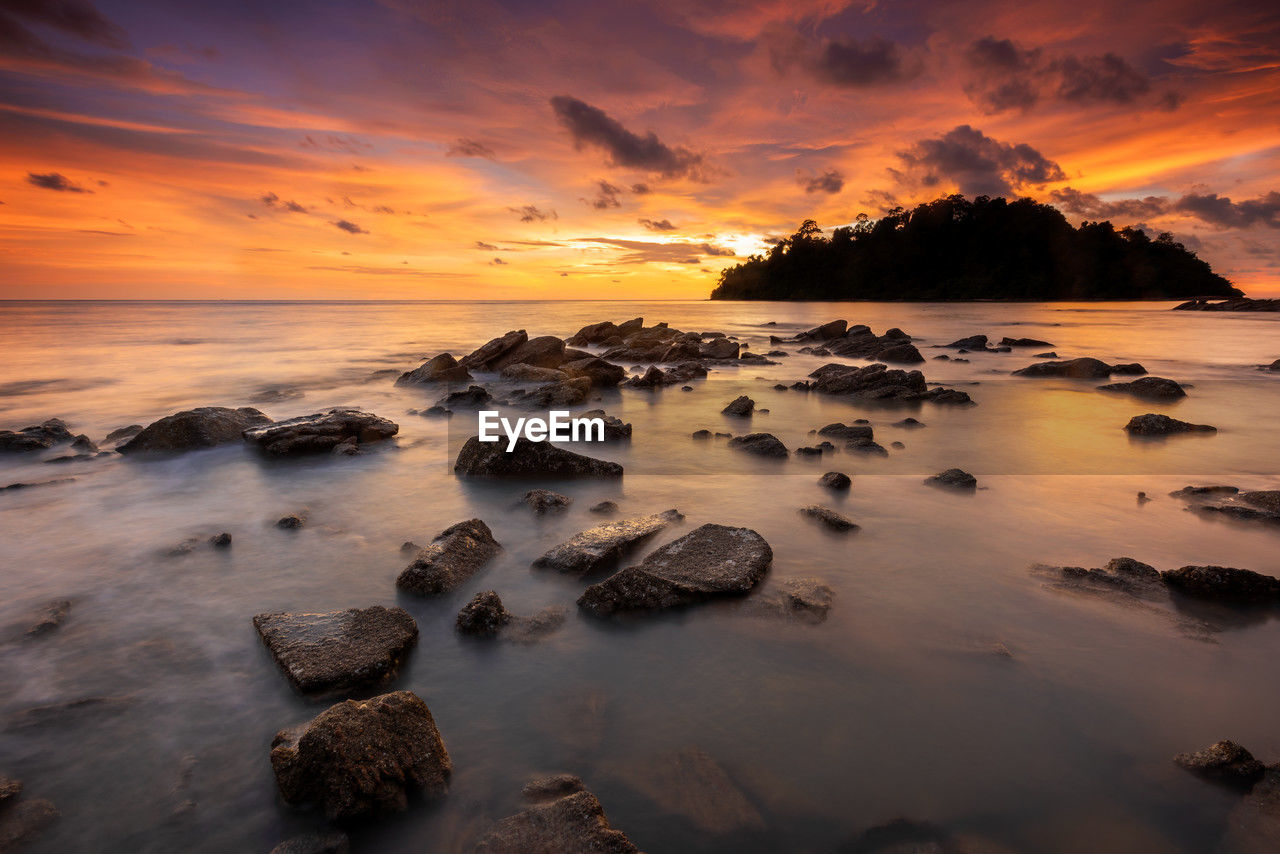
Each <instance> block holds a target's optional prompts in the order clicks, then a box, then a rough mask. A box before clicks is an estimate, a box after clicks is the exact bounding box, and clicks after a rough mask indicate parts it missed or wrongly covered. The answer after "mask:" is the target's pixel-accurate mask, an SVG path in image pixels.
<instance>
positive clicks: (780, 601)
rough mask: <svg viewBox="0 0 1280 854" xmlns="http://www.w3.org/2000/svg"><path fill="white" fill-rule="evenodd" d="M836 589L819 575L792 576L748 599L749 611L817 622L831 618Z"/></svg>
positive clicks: (805, 621)
mask: <svg viewBox="0 0 1280 854" xmlns="http://www.w3.org/2000/svg"><path fill="white" fill-rule="evenodd" d="M835 595H836V593H835V591H834V590H832V589H831V588H830V587H829V586H828V585H826V584H824V583H823V582H822V580H821V579H818V578H788V579H787V580H786V581H783V582H782V583H780V584H777V585H775V586H773V587H772V588H770V589H766V590H762V591H760V593H759V594H757V595H755V596H752V597H751V598H750V599H748V600H747V604H748V606H749V607H748V610H749V611H751V612H754V613H756V614H759V615H762V616H773V617H786V618H788V619H793V620H799V621H800V622H802V623H809V624H812V625H817V624H818V623H821V622H823V621H824V620H826V619H827V612H829V611H830V610H831V604H832V602H833V601H834V600H835Z"/></svg>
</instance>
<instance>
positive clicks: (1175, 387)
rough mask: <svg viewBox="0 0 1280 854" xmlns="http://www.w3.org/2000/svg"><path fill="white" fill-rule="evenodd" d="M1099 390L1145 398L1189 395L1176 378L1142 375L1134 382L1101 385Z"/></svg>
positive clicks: (1173, 397) (1161, 398) (1166, 398)
mask: <svg viewBox="0 0 1280 854" xmlns="http://www.w3.org/2000/svg"><path fill="white" fill-rule="evenodd" d="M1098 391H1110V392H1118V393H1121V394H1129V395H1133V396H1134V397H1140V398H1142V399H1143V400H1178V399H1179V398H1183V397H1186V396H1187V393H1186V391H1184V390H1183V388H1182V386H1181V385H1179V384H1178V383H1177V382H1176V381H1175V380H1170V379H1165V378H1164V377H1142V378H1141V379H1136V380H1134V381H1133V382H1127V383H1111V384H1110V385H1100V386H1098Z"/></svg>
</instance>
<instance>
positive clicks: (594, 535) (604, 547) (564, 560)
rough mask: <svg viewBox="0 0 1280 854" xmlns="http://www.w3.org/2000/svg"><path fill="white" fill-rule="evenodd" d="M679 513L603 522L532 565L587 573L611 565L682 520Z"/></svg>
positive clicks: (549, 552)
mask: <svg viewBox="0 0 1280 854" xmlns="http://www.w3.org/2000/svg"><path fill="white" fill-rule="evenodd" d="M683 518H684V516H683V515H681V513H680V511H679V510H674V509H672V510H667V511H664V512H662V513H654V514H652V515H649V516H642V517H640V518H639V519H620V520H618V521H617V522H606V523H605V524H603V525H597V526H595V527H594V528H588V529H587V530H585V531H582V532H580V533H578V534H574V535H573V536H572V537H570V538H569V539H568V540H566V541H565V542H563V543H561V544H560V545H558V546H556V547H555V548H553V549H551V550H550V551H548V552H547V553H546V554H544V555H543V556H542V557H540V558H538V559H537V560H535V561H534V562H533V565H534V566H538V567H543V568H546V569H558V570H560V571H561V572H572V573H578V574H586V573H589V572H594V571H596V570H598V569H601V568H602V567H605V566H607V565H610V564H612V563H613V562H614V561H616V560H617V559H618V558H619V557H621V556H622V554H623V553H624V552H625V551H627V550H628V549H630V548H631V547H633V546H635V545H636V544H637V543H639V542H641V541H642V540H645V539H648V538H649V537H652V536H653V535H654V534H656V533H658V532H659V531H661V530H664V529H665V528H666V527H667V526H668V525H670V524H671V523H672V522H678V521H680V520H681V519H683Z"/></svg>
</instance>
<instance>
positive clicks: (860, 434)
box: [818, 423, 875, 441]
mask: <svg viewBox="0 0 1280 854" xmlns="http://www.w3.org/2000/svg"><path fill="white" fill-rule="evenodd" d="M818 435H819V436H830V437H831V438H833V439H843V440H845V441H849V440H852V439H870V438H872V437H873V436H874V435H875V430H874V429H873V428H872V426H871V425H870V424H839V423H837V424H828V425H827V426H826V427H822V428H820V429H819V430H818Z"/></svg>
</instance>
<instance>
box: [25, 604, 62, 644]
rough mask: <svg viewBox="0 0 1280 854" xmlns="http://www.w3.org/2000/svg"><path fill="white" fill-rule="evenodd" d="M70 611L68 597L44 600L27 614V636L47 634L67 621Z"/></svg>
mask: <svg viewBox="0 0 1280 854" xmlns="http://www.w3.org/2000/svg"><path fill="white" fill-rule="evenodd" d="M70 613H71V600H70V599H54V600H53V601H51V602H46V603H45V604H43V605H41V606H40V607H39V608H36V609H35V610H34V611H32V612H31V613H30V614H28V615H27V618H26V619H27V620H29V621H30V622H29V623H28V625H27V631H26V635H27V637H32V638H34V637H39V636H41V635H47V634H49V633H50V632H52V631H54V630H55V629H57V628H58V627H59V626H61V625H62V624H63V623H65V622H66V621H67V616H68V615H69V614H70Z"/></svg>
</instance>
